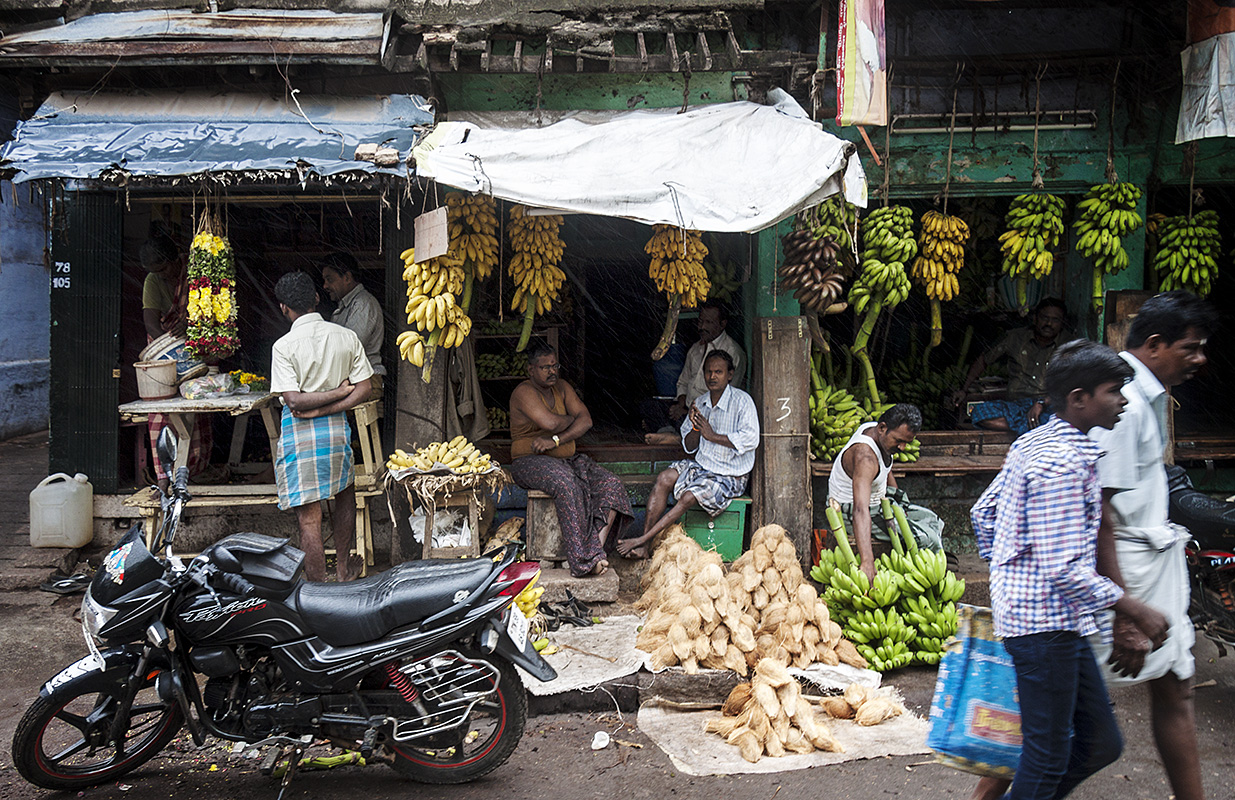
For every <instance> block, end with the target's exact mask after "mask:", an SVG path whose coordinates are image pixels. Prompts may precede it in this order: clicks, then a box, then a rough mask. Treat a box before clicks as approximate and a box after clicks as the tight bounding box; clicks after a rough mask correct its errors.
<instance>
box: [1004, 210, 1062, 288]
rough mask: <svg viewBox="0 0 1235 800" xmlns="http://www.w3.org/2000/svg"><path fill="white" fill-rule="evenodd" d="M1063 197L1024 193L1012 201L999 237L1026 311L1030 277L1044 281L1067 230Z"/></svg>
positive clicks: (1009, 275) (1008, 269)
mask: <svg viewBox="0 0 1235 800" xmlns="http://www.w3.org/2000/svg"><path fill="white" fill-rule="evenodd" d="M1063 212H1064V204H1063V200H1062V199H1060V198H1058V197H1056V196H1055V195H1053V194H1047V193H1045V192H1038V193H1036V194H1022V195H1019V196H1017V197H1016V198H1015V199H1013V201H1012V205H1011V206H1010V207H1009V208H1008V214H1007V216H1006V217H1004V223H1005V224H1006V225H1007V226H1008V230H1007V232H1005V233H1004V234H1003V235H1002V236H1000V237H999V243H1000V249H1001V250H1002V251H1003V271H1004V274H1006V275H1007V276H1008V277H1010V278H1014V279H1015V280H1016V302H1017V305H1018V306H1019V307H1020V309H1021V310H1022V311H1024V310H1025V307H1026V305H1027V303H1028V291H1029V278H1030V277H1031V276H1032V277H1034V278H1037V279H1038V280H1042V279H1043V278H1045V277H1046V276H1047V275H1050V274H1051V269H1052V268H1053V267H1054V266H1055V253H1054V250H1055V248H1056V247H1058V246H1059V236H1060V234H1062V233H1063Z"/></svg>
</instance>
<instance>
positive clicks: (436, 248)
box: [416, 206, 450, 261]
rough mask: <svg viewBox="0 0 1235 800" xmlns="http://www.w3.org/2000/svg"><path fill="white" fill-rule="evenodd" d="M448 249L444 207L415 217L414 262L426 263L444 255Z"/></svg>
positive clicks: (448, 232) (448, 239)
mask: <svg viewBox="0 0 1235 800" xmlns="http://www.w3.org/2000/svg"><path fill="white" fill-rule="evenodd" d="M449 249H450V231H449V229H448V228H447V225H446V206H442V207H441V208H435V209H433V210H432V211H426V212H425V213H423V214H421V215H420V216H419V217H416V260H417V261H428V260H429V259H430V258H436V257H437V256H440V255H444V254H445V253H446V251H447V250H449Z"/></svg>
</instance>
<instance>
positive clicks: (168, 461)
mask: <svg viewBox="0 0 1235 800" xmlns="http://www.w3.org/2000/svg"><path fill="white" fill-rule="evenodd" d="M155 449H156V450H158V453H159V460H160V461H162V462H163V465H164V466H163V468H164V469H166V470H167V471H168V472H171V466H172V464H174V463H175V462H176V437H175V436H173V435H172V430H171V428H170V427H168V428H164V429H163V432H162V433H160V434H159V441H158V444H157V445H156V446H155Z"/></svg>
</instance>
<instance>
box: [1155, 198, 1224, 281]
mask: <svg viewBox="0 0 1235 800" xmlns="http://www.w3.org/2000/svg"><path fill="white" fill-rule="evenodd" d="M1157 230H1158V252H1157V254H1156V255H1155V256H1154V269H1155V270H1157V272H1158V289H1159V290H1160V291H1163V292H1169V291H1171V290H1172V289H1186V290H1188V291H1190V292H1193V293H1195V294H1197V295H1199V296H1201V297H1205V296H1207V295H1208V294H1209V292H1210V290H1211V289H1212V288H1213V282H1214V281H1216V280H1217V279H1218V255H1219V254H1220V253H1221V251H1222V232H1221V231H1220V230H1219V229H1218V214H1217V212H1216V211H1213V210H1212V209H1206V210H1205V211H1201V212H1200V213H1198V214H1195V215H1193V216H1192V217H1191V218H1189V217H1186V216H1181V217H1166V218H1165V219H1163V220H1162V221H1161V222H1160V223H1159V224H1158V225H1157Z"/></svg>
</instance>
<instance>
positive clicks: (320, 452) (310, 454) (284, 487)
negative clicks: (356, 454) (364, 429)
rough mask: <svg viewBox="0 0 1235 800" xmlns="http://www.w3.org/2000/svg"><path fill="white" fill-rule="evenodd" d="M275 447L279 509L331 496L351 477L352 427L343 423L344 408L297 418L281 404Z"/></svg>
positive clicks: (341, 488) (346, 485) (344, 485)
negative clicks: (319, 415) (319, 414)
mask: <svg viewBox="0 0 1235 800" xmlns="http://www.w3.org/2000/svg"><path fill="white" fill-rule="evenodd" d="M277 450H278V452H277V453H276V455H275V462H274V477H275V484H276V485H277V486H278V488H279V508H280V509H283V510H287V509H289V508H298V507H299V506H303V505H307V504H309V503H314V502H317V501H318V500H327V499H329V498H331V497H334V496H335V495H336V494H338V493H339V492H340V491H341V490H343V489H346V488H347V487H348V486H349V485H350V484H351V482H352V479H353V477H354V475H353V471H352V429H351V426H350V425H348V423H347V412H342V413H339V414H331V415H329V416H326V417H314V418H313V419H299V418H297V417H293V416H292V410H291V409H290V408H287V407H284V409H283V428H282V434H281V435H280V436H279V446H278V448H277Z"/></svg>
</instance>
